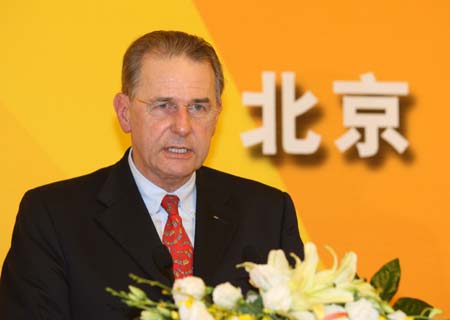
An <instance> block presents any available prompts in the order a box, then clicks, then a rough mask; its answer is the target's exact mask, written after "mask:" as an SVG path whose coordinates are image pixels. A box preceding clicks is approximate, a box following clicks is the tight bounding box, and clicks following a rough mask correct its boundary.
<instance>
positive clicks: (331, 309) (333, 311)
mask: <svg viewBox="0 0 450 320" xmlns="http://www.w3.org/2000/svg"><path fill="white" fill-rule="evenodd" d="M324 311H325V316H328V315H330V316H331V315H334V316H335V317H336V319H339V320H342V319H348V313H347V311H345V309H344V308H343V307H341V306H339V305H337V304H328V305H325V307H324ZM333 318H334V317H333Z"/></svg>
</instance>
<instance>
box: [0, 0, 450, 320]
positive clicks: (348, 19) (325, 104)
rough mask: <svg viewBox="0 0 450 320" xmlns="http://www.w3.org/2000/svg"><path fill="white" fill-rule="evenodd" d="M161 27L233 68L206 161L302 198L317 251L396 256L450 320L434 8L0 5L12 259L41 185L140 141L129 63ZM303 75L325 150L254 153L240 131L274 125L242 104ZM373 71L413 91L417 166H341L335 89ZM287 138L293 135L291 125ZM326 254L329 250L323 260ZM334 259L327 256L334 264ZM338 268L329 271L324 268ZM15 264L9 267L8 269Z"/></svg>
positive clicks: (385, 149) (401, 159) (4, 212)
mask: <svg viewBox="0 0 450 320" xmlns="http://www.w3.org/2000/svg"><path fill="white" fill-rule="evenodd" d="M156 29H178V30H184V31H187V32H191V33H195V34H198V35H200V36H202V37H204V38H206V39H207V40H209V41H211V42H212V43H213V44H214V46H215V47H216V48H217V50H218V52H219V54H220V56H221V58H222V60H223V63H224V65H225V69H226V90H225V94H224V110H223V113H222V115H221V119H220V121H221V123H220V124H219V127H218V130H217V132H216V136H215V138H214V141H213V144H214V145H213V147H212V149H211V153H210V156H209V157H208V160H207V164H208V165H210V166H212V167H215V168H218V169H220V170H224V171H227V172H231V173H234V174H238V175H241V176H245V177H249V178H252V179H256V180H259V181H262V182H265V183H267V184H270V185H273V186H276V187H278V188H281V189H283V190H287V191H288V192H289V193H290V194H291V196H292V197H293V199H294V202H295V204H296V207H297V211H298V216H299V218H300V220H301V226H300V228H301V232H302V234H303V236H304V238H305V239H309V240H312V241H314V242H316V243H317V244H318V245H319V246H322V245H324V244H328V245H331V246H333V247H334V248H335V249H336V250H337V252H338V254H339V255H342V254H343V253H344V252H345V251H348V250H354V251H356V253H357V254H358V257H359V261H358V266H359V274H360V275H361V276H364V277H370V276H371V275H372V274H373V273H374V272H375V271H376V269H377V268H378V267H379V266H381V265H382V264H383V263H384V262H387V261H388V260H390V259H393V258H395V257H399V258H400V262H401V265H402V269H403V270H402V271H403V274H402V282H401V290H400V292H399V296H413V297H419V298H422V299H423V300H426V301H428V302H429V303H431V304H433V305H436V306H438V307H440V308H442V309H444V311H446V314H447V315H448V312H449V310H450V303H449V302H448V297H449V296H450V272H449V270H450V246H449V243H450V217H449V215H450V204H449V199H450V167H449V165H450V148H449V145H450V143H449V141H448V139H449V138H450V128H449V127H450V126H449V119H450V111H449V110H450V106H449V102H448V101H449V98H448V92H449V89H448V88H450V59H449V57H450V44H449V41H448V38H449V36H450V2H448V1H446V0H429V1H412V0H409V1H406V0H397V1H387V0H380V1H376V2H374V1H371V2H369V1H356V0H343V1H332V0H316V1H293V0H292V1H281V2H273V1H228V2H226V3H224V2H216V1H207V0H193V1H181V0H180V1H174V0H172V1H164V2H163V1H141V0H139V1H138V0H136V1H128V2H125V1H116V0H112V1H87V0H79V1H77V2H61V1H56V0H41V1H37V0H30V1H26V2H17V1H12V0H6V1H2V2H1V4H0V38H1V39H2V40H1V44H0V46H1V50H0V119H2V124H3V130H2V135H1V137H0V150H1V151H0V152H1V155H0V177H1V183H0V195H1V196H0V199H1V201H0V260H1V261H3V259H4V257H5V256H6V253H7V250H8V248H9V245H10V238H11V233H12V228H13V225H14V220H15V215H16V213H17V208H18V204H19V201H20V199H21V197H22V195H23V193H24V192H25V191H26V190H27V189H29V188H32V187H36V186H38V185H42V184H45V183H48V182H52V181H56V180H60V179H65V178H70V177H73V176H77V175H81V174H85V173H88V172H90V171H93V170H95V169H97V168H99V167H101V166H106V165H109V164H111V163H113V162H115V161H117V160H118V159H119V158H120V157H121V155H122V154H123V152H124V150H125V149H126V148H127V146H128V145H129V138H128V137H127V136H125V135H123V134H122V133H121V131H120V128H119V126H118V124H117V123H116V120H115V115H114V112H113V108H112V98H113V96H114V94H115V93H116V92H117V91H118V90H119V88H120V65H121V59H122V55H123V53H124V51H125V50H126V48H127V46H128V45H129V44H130V43H131V41H133V40H134V39H135V38H137V37H138V36H140V35H142V34H144V33H146V32H149V31H152V30H156ZM266 70H269V71H275V72H276V74H277V81H278V82H279V79H280V75H281V72H283V71H294V72H295V73H296V76H297V86H298V94H299V95H301V94H303V93H304V92H305V91H307V90H310V91H312V92H313V93H314V95H315V96H316V97H317V98H318V100H319V103H318V104H317V105H316V106H315V107H314V108H313V109H312V110H311V111H309V112H308V114H306V115H305V116H302V117H300V118H299V119H298V121H297V124H298V126H299V127H300V128H301V129H300V134H304V133H305V132H306V131H307V130H308V129H311V130H314V131H315V132H316V133H318V134H320V135H321V136H322V143H321V147H320V149H319V151H318V152H317V153H316V154H315V155H312V156H295V155H289V154H285V153H283V152H282V151H281V145H278V149H279V150H280V152H279V154H278V155H277V156H272V157H267V156H263V155H262V154H261V148H260V147H254V148H250V149H245V148H244V147H243V146H242V143H241V141H240V137H239V135H240V133H241V132H244V131H247V130H250V129H253V128H255V127H257V126H259V125H260V124H261V119H260V114H259V113H258V112H251V111H250V110H249V109H248V108H245V107H244V106H243V105H242V103H241V94H242V92H243V91H260V90H261V72H262V71H266ZM368 71H372V72H374V74H375V76H376V77H377V78H378V79H379V80H380V81H383V80H384V81H407V82H408V83H409V86H410V95H409V96H408V97H407V98H406V99H402V100H401V106H400V110H401V124H400V126H401V127H400V130H399V131H400V132H401V133H402V134H403V135H404V136H405V137H406V138H407V139H408V140H409V142H410V147H409V149H408V151H407V152H406V154H404V155H399V154H397V153H396V152H395V151H394V150H393V149H392V148H391V147H390V146H389V145H388V144H387V143H386V142H384V141H381V142H380V151H379V154H378V155H377V156H376V157H374V158H371V159H360V158H359V157H358V156H357V154H356V152H355V149H354V148H353V149H352V150H349V151H348V152H346V153H344V154H342V153H340V152H339V151H338V150H337V148H336V147H335V145H334V140H335V139H337V138H338V137H339V136H340V135H342V134H343V133H344V132H345V131H346V129H345V128H344V127H343V125H342V106H341V98H340V96H338V95H335V94H334V93H333V92H332V83H333V81H334V80H357V79H358V78H359V75H360V74H362V73H365V72H368ZM280 130H281V128H280ZM321 252H322V253H324V251H323V250H322V251H321ZM324 254H325V253H324ZM324 262H325V263H327V259H325V260H324ZM0 263H1V262H0Z"/></svg>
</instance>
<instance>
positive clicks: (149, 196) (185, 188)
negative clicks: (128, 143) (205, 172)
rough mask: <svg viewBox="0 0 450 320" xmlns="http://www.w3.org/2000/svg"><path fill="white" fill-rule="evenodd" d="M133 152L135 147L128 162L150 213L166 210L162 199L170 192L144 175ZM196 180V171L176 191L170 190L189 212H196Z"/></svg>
mask: <svg viewBox="0 0 450 320" xmlns="http://www.w3.org/2000/svg"><path fill="white" fill-rule="evenodd" d="M132 152H133V149H130V152H129V154H128V164H129V166H130V170H131V174H132V175H133V178H134V181H135V182H136V185H137V187H138V190H139V192H140V194H141V196H142V198H143V199H144V202H145V204H146V206H147V209H148V211H149V213H150V215H154V214H158V213H159V212H160V211H164V210H163V209H161V201H162V199H163V198H164V196H165V195H166V194H168V192H167V191H165V190H164V189H162V188H160V187H158V186H157V185H156V184H154V183H152V182H151V181H150V180H148V179H147V178H146V177H144V175H143V174H142V173H141V172H140V171H139V170H138V168H137V167H136V165H135V164H134V161H133V158H132ZM195 180H196V174H195V171H194V173H193V174H192V176H191V177H190V178H189V180H188V181H187V182H186V183H185V184H183V185H182V186H181V187H180V188H178V189H177V190H175V191H174V192H170V194H174V195H176V196H178V198H179V199H180V206H181V209H182V210H183V211H184V212H186V213H189V214H194V213H195V206H196V191H197V190H196V185H195ZM164 212H165V211H164Z"/></svg>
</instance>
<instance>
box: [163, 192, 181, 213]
mask: <svg viewBox="0 0 450 320" xmlns="http://www.w3.org/2000/svg"><path fill="white" fill-rule="evenodd" d="M179 201H180V199H179V198H178V197H177V196H176V195H173V194H166V195H165V196H164V198H163V199H162V201H161V206H162V207H163V208H164V209H165V210H166V211H167V213H168V214H169V216H170V215H174V214H175V215H178V202H179Z"/></svg>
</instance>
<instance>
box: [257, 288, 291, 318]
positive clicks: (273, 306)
mask: <svg viewBox="0 0 450 320" xmlns="http://www.w3.org/2000/svg"><path fill="white" fill-rule="evenodd" d="M261 295H262V299H263V304H264V307H265V308H267V309H270V310H273V311H284V312H287V311H288V310H289V309H290V308H291V304H292V297H291V290H290V289H289V287H288V286H286V285H279V286H276V287H273V288H270V289H269V290H267V291H264V292H262V293H261Z"/></svg>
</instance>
